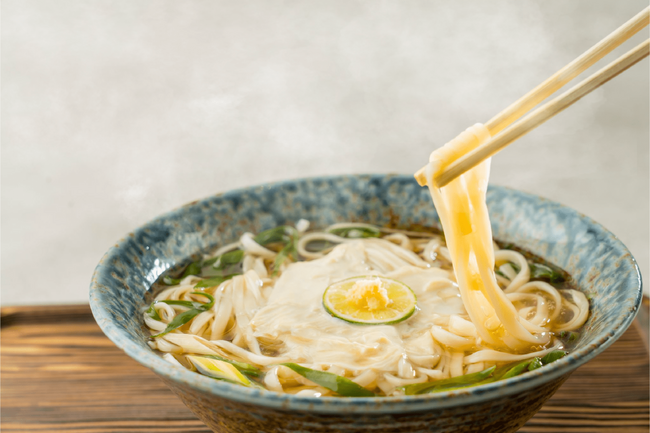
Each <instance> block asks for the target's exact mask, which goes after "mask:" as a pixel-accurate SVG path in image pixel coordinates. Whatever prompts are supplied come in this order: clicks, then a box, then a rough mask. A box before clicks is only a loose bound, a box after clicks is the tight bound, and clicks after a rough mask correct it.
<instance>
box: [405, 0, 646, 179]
mask: <svg viewBox="0 0 650 433" xmlns="http://www.w3.org/2000/svg"><path fill="white" fill-rule="evenodd" d="M649 23H650V7H647V8H645V9H644V10H642V11H641V12H639V13H638V14H636V15H635V16H634V17H632V19H630V20H629V21H627V22H626V23H625V24H623V25H622V26H620V27H619V28H618V29H616V30H614V31H613V32H612V33H610V34H609V35H608V36H607V37H605V38H604V39H603V40H601V41H600V42H598V43H597V44H596V45H594V46H593V47H591V48H590V49H589V50H587V51H585V52H584V53H583V54H582V55H581V56H579V57H578V58H576V59H575V60H573V61H572V62H570V63H569V64H568V65H566V66H565V67H563V68H562V69H560V70H559V71H557V72H556V73H555V74H553V75H552V76H551V77H549V78H548V79H546V80H545V81H544V82H543V83H541V84H540V85H538V86H537V87H535V88H534V89H533V90H531V91H530V92H528V93H527V94H525V95H524V96H522V97H521V98H519V100H517V101H515V102H514V103H513V104H511V105H510V106H509V107H507V108H506V109H505V110H503V111H501V112H500V113H499V114H497V115H496V116H494V117H493V118H492V119H490V120H489V121H488V123H487V124H486V125H485V126H486V128H487V129H488V130H489V131H490V134H491V135H492V137H493V138H492V140H491V141H490V142H489V143H486V145H488V144H491V143H493V142H494V141H495V140H496V138H497V137H496V136H497V135H500V134H499V133H500V132H501V131H503V130H504V129H506V128H507V127H508V126H509V125H510V124H512V123H513V122H514V121H516V120H517V119H518V118H519V117H521V116H523V115H524V114H525V113H526V112H528V111H529V110H530V109H531V108H533V107H534V106H535V105H537V104H538V103H539V102H541V101H543V100H544V99H546V98H547V97H548V96H550V95H551V94H553V92H555V91H556V90H558V89H559V88H561V87H562V86H564V85H565V84H566V83H568V82H569V81H571V80H572V79H573V78H575V77H576V76H578V75H579V74H580V73H582V72H584V71H585V70H586V69H587V68H589V67H590V66H592V65H593V64H594V63H596V62H597V61H598V60H600V59H601V58H603V57H604V56H605V55H607V54H608V53H610V52H611V51H612V50H613V49H615V48H616V47H618V46H619V45H621V44H622V43H623V42H625V41H626V40H627V39H629V38H630V37H632V36H633V35H634V34H636V33H637V32H638V31H639V30H641V29H642V28H644V27H646V26H647V25H648V24H649ZM639 47H641V46H639ZM639 47H637V48H639ZM630 53H631V52H630ZM630 53H628V54H630ZM624 57H626V56H623V57H621V58H619V60H623V58H624ZM644 57H645V56H644ZM641 58H643V57H641ZM641 58H640V59H638V60H637V61H639V60H641ZM637 61H635V62H634V63H636V62H637ZM614 63H615V62H614ZM614 63H612V64H610V65H609V66H612V65H613V64H614ZM634 63H632V64H630V65H629V66H627V67H630V66H632V65H633V64H634ZM609 66H608V67H609ZM605 69H607V68H604V69H602V70H601V71H599V72H603V71H605ZM625 69H627V68H624V69H622V70H621V71H619V72H618V73H616V74H614V75H612V76H611V77H610V78H608V79H607V80H605V81H603V82H602V83H600V84H599V85H601V84H603V83H605V82H607V81H608V80H610V79H611V78H613V77H614V76H616V75H618V74H619V73H621V72H622V71H624V70H625ZM594 75H595V74H594ZM593 77H594V76H592V77H590V78H593ZM576 87H577V86H576ZM596 87H598V86H596ZM596 87H594V88H592V89H591V90H593V89H595V88H596ZM574 89H575V88H574ZM572 90H573V89H572ZM591 90H590V91H591ZM587 93H588V92H587ZM585 94H586V93H584V94H582V95H581V96H580V97H578V98H577V99H575V100H573V101H572V102H571V103H573V102H575V101H577V100H578V99H580V98H581V97H582V96H584V95H585ZM565 95H566V94H565ZM574 96H575V95H574ZM571 103H569V104H567V105H565V106H564V107H563V108H562V109H560V110H558V111H557V112H556V113H558V112H560V111H561V110H563V109H564V108H566V107H567V106H568V105H571ZM556 113H554V114H556ZM538 114H539V113H538ZM552 116H553V114H551V115H550V116H548V117H546V118H545V119H544V120H541V121H540V122H539V123H537V124H535V125H534V126H532V127H531V128H530V129H533V128H535V127H536V126H538V125H540V124H541V123H543V122H544V121H545V120H547V119H549V118H550V117H552ZM521 127H522V128H523V125H522V126H521ZM526 132H527V130H526V131H524V132H521V133H520V134H519V135H517V137H521V136H522V135H524V134H525V133H526ZM510 133H512V131H510ZM515 139H516V138H513V139H512V140H510V141H508V142H507V143H506V144H500V143H496V144H498V145H499V146H500V147H498V149H497V150H495V151H494V152H493V153H496V152H497V151H498V150H500V149H501V148H503V147H505V146H506V145H507V144H509V143H511V142H512V141H514V140H515ZM493 153H491V154H490V155H492V154H493ZM484 154H487V153H484ZM467 157H468V155H466V156H465V157H463V158H460V159H459V160H458V161H455V162H454V163H452V164H450V165H449V167H447V168H446V169H445V170H444V171H443V173H441V174H440V175H439V177H440V178H439V179H436V181H437V183H438V185H439V186H443V184H441V183H440V180H445V182H444V185H446V184H447V183H449V181H450V180H452V179H453V178H454V177H456V176H459V175H460V174H462V173H464V172H465V171H467V170H469V169H470V168H472V167H473V166H474V165H476V164H478V163H479V162H480V161H481V160H477V161H476V162H473V165H464V166H463V167H466V168H464V170H462V171H458V168H456V169H455V173H457V174H455V175H454V176H453V177H450V178H449V177H448V175H446V173H447V172H448V171H449V170H450V169H452V168H454V167H457V166H458V165H459V164H460V162H461V160H466V159H467ZM471 161H474V160H473V159H472V160H471ZM425 168H426V166H425V167H423V168H421V169H420V170H418V172H417V173H416V174H415V178H416V179H417V181H418V183H419V184H420V185H425V184H426V178H425V174H424V170H425Z"/></svg>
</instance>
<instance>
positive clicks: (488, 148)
mask: <svg viewBox="0 0 650 433" xmlns="http://www.w3.org/2000/svg"><path fill="white" fill-rule="evenodd" d="M649 54H650V39H648V40H646V41H645V42H642V43H641V44H639V45H637V47H636V48H634V49H632V50H630V51H629V52H628V53H627V54H624V55H623V56H621V57H619V58H618V59H616V60H615V61H613V62H612V63H610V64H609V65H607V66H606V67H604V68H603V69H601V70H599V71H598V72H596V73H595V74H593V75H591V76H590V77H589V78H587V79H585V80H584V81H582V82H581V83H580V84H577V85H576V86H574V87H572V88H571V89H570V90H568V91H566V92H564V93H563V94H561V95H560V96H558V97H556V98H554V99H552V100H551V101H549V102H547V103H546V104H544V105H542V106H541V107H539V108H538V109H536V110H535V111H533V112H531V113H530V114H528V115H527V116H525V117H524V118H522V119H521V120H519V121H518V122H517V123H515V124H514V125H511V126H509V127H507V128H506V129H505V130H503V131H502V132H501V133H499V134H497V135H496V136H495V137H492V139H491V140H490V141H488V142H487V143H485V144H483V145H481V146H479V147H477V148H476V149H474V150H473V151H472V152H469V153H467V154H465V155H463V156H462V157H460V158H458V159H457V160H455V161H454V162H452V163H451V164H449V166H448V167H447V168H446V169H445V170H444V171H443V172H442V173H440V175H439V176H438V177H437V178H436V184H437V185H438V187H443V186H445V185H447V184H448V183H449V182H450V181H452V180H453V179H455V178H456V177H457V176H460V175H461V174H463V173H465V172H466V171H467V170H469V169H471V168H472V167H474V166H476V165H478V164H480V163H481V161H483V160H485V159H487V158H489V157H491V156H492V155H494V154H495V153H497V152H498V151H499V150H501V149H503V148H504V147H506V146H507V145H508V144H510V143H512V142H513V141H515V140H516V139H518V138H519V137H521V136H522V135H524V134H526V133H527V132H529V131H531V130H533V129H535V128H536V127H538V126H539V125H541V124H542V123H544V122H545V121H547V120H548V119H550V118H551V117H553V116H555V115H556V114H558V113H559V112H561V111H562V110H564V109H565V108H567V107H568V106H569V105H571V104H573V103H574V102H576V101H578V100H579V99H580V98H582V97H583V96H585V95H586V94H588V93H589V92H591V91H593V90H594V89H597V88H598V87H600V86H602V85H603V84H605V83H606V82H608V81H609V80H611V79H612V78H614V77H615V76H617V75H618V74H620V73H621V72H623V71H625V70H626V69H628V68H629V67H631V66H633V65H635V64H636V63H637V62H639V61H641V60H642V59H644V58H646V57H648V55H649Z"/></svg>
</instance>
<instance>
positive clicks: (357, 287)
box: [323, 275, 417, 325]
mask: <svg viewBox="0 0 650 433" xmlns="http://www.w3.org/2000/svg"><path fill="white" fill-rule="evenodd" d="M416 302H417V299H416V297H415V293H413V290H411V289H410V288H409V287H408V286H407V285H406V284H404V283H401V282H399V281H395V280H391V279H388V278H385V277H379V276H376V275H369V276H361V277H352V278H348V279H346V280H342V281H338V282H336V283H334V284H332V285H331V286H329V287H328V288H327V289H325V293H323V307H325V310H326V311H327V312H328V313H329V314H330V315H332V316H334V317H336V318H338V319H342V320H345V321H346V322H350V323H355V324H358V325H392V324H394V323H399V322H401V321H403V320H406V319H408V318H409V317H411V315H412V314H413V313H414V312H415V304H416Z"/></svg>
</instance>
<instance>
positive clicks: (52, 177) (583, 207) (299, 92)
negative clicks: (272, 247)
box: [1, 0, 649, 305]
mask: <svg viewBox="0 0 650 433" xmlns="http://www.w3.org/2000/svg"><path fill="white" fill-rule="evenodd" d="M646 5H647V1H640V0H638V1H637V0H621V1H614V0H571V1H567V0H546V1H530V0H518V1H515V0H512V1H494V0H493V1H489V2H488V1H483V0H472V1H468V0H461V1H441V0H438V1H434V0H428V1H397V0H395V1H371V0H365V1H354V0H345V1H343V0H340V1H339V0H335V1H332V0H321V1H298V0H296V1H279V0H270V1H263V0H259V1H250V0H249V1H239V2H233V1H198V0H197V1H180V0H179V1H176V0H174V1H165V0H151V1H142V0H139V1H138V0H133V1H132V0H112V1H111V0H84V1H79V0H56V1H52V0H4V1H3V2H2V55H3V56H2V80H3V81H2V114H3V116H2V159H1V161H2V256H1V258H2V274H1V275H2V302H3V304H4V305H18V304H49V303H81V302H86V300H87V288H88V284H89V281H90V277H91V274H92V272H93V269H94V267H95V264H96V263H97V262H98V261H99V259H100V258H101V256H102V254H103V253H104V252H105V251H106V250H107V249H108V247H110V246H111V245H112V244H113V243H114V242H115V241H116V240H118V239H119V238H121V237H122V236H123V235H125V234H126V233H127V232H129V231H131V230H132V229H134V228H135V227H137V226H139V225H140V224H142V223H144V222H146V221H148V220H150V219H151V218H153V217H155V216H156V215H158V214H161V213H163V212H165V211H167V210H170V209H172V208H175V207H177V206H180V205H182V204H184V203H186V202H189V201H192V200H194V199H198V198H202V197H205V196H208V195H211V194H214V193H217V192H223V191H226V190H229V189H232V188H238V187H243V186H248V185H255V184H260V183H264V182H272V181H276V180H280V179H287V178H296V177H303V176H315V175H325V174H339V173H368V172H398V173H413V172H414V171H415V170H417V169H418V168H419V167H421V166H422V165H423V164H424V162H426V160H427V158H428V155H429V153H430V152H431V151H432V150H433V149H434V148H436V147H438V146H440V145H442V144H443V143H444V142H446V141H447V140H449V139H450V138H452V137H454V136H455V135H457V134H458V133H459V132H460V131H462V130H463V129H464V128H466V127H467V126H469V125H471V124H473V123H475V122H486V121H487V120H488V119H489V118H491V117H492V116H493V115H494V114H496V113H497V112H498V111H500V110H501V109H503V108H505V107H506V106H507V105H508V104H510V103H511V102H512V101H514V100H515V99H517V98H518V97H519V96H521V95H523V94H524V93H525V92H526V91H528V90H529V89H530V88H532V87H533V86H535V85H537V84H538V83H539V82H541V81H542V80H543V79H545V78H546V77H547V76H549V75H550V74H551V73H553V72H555V71H556V70H557V69H559V68H560V67H562V66H563V65H564V64H566V63H567V62H569V61H570V60H571V59H573V58H574V57H576V56H577V55H579V54H580V53H582V52H583V51H584V50H586V49H587V48H589V47H590V46H591V45H593V44H594V43H596V42H597V41H598V40H600V39H601V38H602V37H604V36H605V35H606V34H608V33H609V32H610V31H612V30H613V29H615V28H616V27H618V26H619V25H620V24H622V23H623V22H624V21H626V20H627V19H628V18H630V17H631V16H632V15H634V14H636V13H637V12H638V11H640V10H641V9H642V8H643V7H645V6H646ZM642 33H643V34H640V35H637V37H635V39H634V41H635V42H630V43H629V44H626V45H625V46H624V47H623V48H621V49H619V50H617V51H616V52H615V53H614V54H612V55H610V56H608V57H607V59H608V60H611V59H613V58H615V57H616V56H618V55H619V54H620V53H622V52H624V51H627V49H629V48H631V47H632V46H633V45H636V43H638V42H640V41H641V40H642V39H645V38H646V37H647V35H648V32H647V30H645V31H643V32H642ZM648 105H649V102H648V61H647V60H645V61H643V63H641V64H639V65H637V66H635V67H634V68H633V69H631V70H629V71H627V72H625V73H624V74H623V75H621V76H619V77H617V78H615V79H614V80H613V81H612V82H610V83H608V84H606V85H605V86H604V87H603V88H601V89H600V90H598V91H596V92H594V93H592V94H591V95H589V96H587V97H586V98H584V99H583V100H582V101H580V102H579V103H578V104H577V105H575V106H573V107H571V108H569V109H568V110H567V111H566V112H564V113H563V114H561V115H560V116H558V117H556V118H554V119H552V120H551V121H549V122H548V123H547V124H545V125H543V126H542V127H540V128H539V129H537V130H535V131H534V132H532V133H530V134H529V135H527V136H526V137H524V138H523V139H521V140H520V141H519V142H517V143H516V144H514V145H512V146H511V147H510V148H508V149H506V150H505V151H503V152H502V153H501V154H499V155H498V156H497V157H495V158H494V160H493V171H492V173H493V175H492V181H493V182H494V183H497V184H501V185H506V186H511V187H515V188H519V189H522V190H525V191H529V192H532V193H535V194H540V195H542V196H545V197H548V198H551V199H553V200H557V201H559V202H562V203H564V204H567V205H569V206H571V207H573V208H575V209H577V210H579V211H581V212H583V213H585V214H587V215H589V216H591V217H593V218H594V219H596V220H597V221H599V222H601V223H602V224H604V225H605V226H606V227H608V228H609V229H610V230H612V231H613V232H614V233H615V234H617V235H618V236H619V237H620V238H621V239H622V240H623V241H624V242H625V244H626V245H627V246H628V247H629V248H630V249H631V250H632V253H633V254H634V255H635V256H636V258H637V259H638V260H639V262H640V266H641V269H642V272H643V274H644V275H646V276H647V275H648V270H649V267H648V228H649V215H648V213H649V190H648V189H649V186H648V185H649V179H648V163H649V157H648V141H649V138H648V117H649V110H648Z"/></svg>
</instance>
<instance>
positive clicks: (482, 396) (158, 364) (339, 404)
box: [90, 174, 643, 414]
mask: <svg viewBox="0 0 650 433" xmlns="http://www.w3.org/2000/svg"><path fill="white" fill-rule="evenodd" d="M346 177H353V178H357V179H363V178H366V177H370V178H373V177H381V178H387V177H403V178H406V177H408V178H409V179H411V180H412V179H413V178H412V176H411V175H397V174H356V175H334V176H318V177H307V178H298V179H290V180H282V181H279V182H273V183H266V184H261V185H255V186H250V187H244V188H238V189H234V190H231V191H228V192H224V193H220V194H216V195H212V196H209V197H206V198H204V199H200V200H195V201H192V202H190V203H188V204H185V205H183V206H181V207H178V208H176V209H173V210H171V211H169V212H166V213H164V214H162V215H160V216H158V217H157V218H155V219H153V220H151V221H149V222H147V223H146V224H144V225H142V226H140V227H139V228H137V229H135V230H134V231H133V232H132V233H130V234H127V236H125V237H124V238H122V239H121V240H120V241H118V242H117V243H116V244H115V245H114V246H112V247H111V248H110V249H109V250H108V251H107V252H106V253H105V254H104V256H103V257H102V259H101V260H100V262H99V264H98V265H97V267H96V268H95V271H94V273H93V277H92V280H91V284H90V307H91V310H92V313H93V316H94V317H95V320H96V321H97V323H98V325H99V327H100V328H101V330H102V331H103V332H104V334H105V335H106V336H107V337H108V338H109V339H110V340H111V341H112V342H113V343H114V344H115V345H116V346H117V347H119V348H120V349H122V350H123V351H124V352H125V353H126V354H127V355H129V356H130V357H131V358H133V359H134V360H136V361H137V362H139V363H140V364H142V365H144V366H145V367H148V368H149V369H151V370H153V371H154V372H155V373H156V374H158V375H160V376H162V377H163V378H164V379H166V381H167V380H169V381H172V382H175V383H177V384H178V385H180V386H181V387H189V388H192V389H194V390H196V391H198V392H202V393H206V394H210V395H214V396H216V397H221V398H225V399H228V400H234V401H237V402H239V403H248V404H252V405H256V406H263V407H266V408H269V409H279V410H285V411H302V412H315V413H323V414H334V413H338V414H341V413H364V414H378V413H397V412H399V413H407V412H418V411H425V410H431V409H445V408H450V407H455V406H463V405H471V404H475V403H481V402H485V401H486V399H487V400H489V399H493V398H499V397H504V396H508V395H512V394H516V393H521V392H525V391H527V390H531V389H533V388H536V387H538V386H541V385H543V384H544V383H547V382H550V381H552V380H554V379H558V378H561V377H562V376H567V377H568V375H569V374H570V373H571V372H572V371H574V370H575V369H576V368H577V367H579V366H581V365H583V364H585V363H586V362H588V361H590V360H591V359H593V358H594V357H595V356H597V355H598V354H600V353H602V352H603V351H604V350H605V349H607V348H608V347H609V346H610V345H611V344H613V343H614V342H615V341H616V340H617V339H618V338H619V337H620V336H621V335H622V334H623V333H624V332H625V331H626V330H627V328H628V327H629V326H630V324H631V323H632V321H633V320H634V318H635V316H636V313H637V312H638V310H639V306H640V304H641V299H642V296H643V291H642V279H641V273H640V271H639V267H638V265H637V263H636V260H635V259H634V257H633V256H632V254H631V253H630V252H629V250H628V249H627V247H626V246H625V245H624V244H623V243H622V242H621V241H620V240H619V239H618V238H617V237H616V236H615V235H614V234H613V233H611V232H610V231H608V230H607V229H606V228H605V227H603V226H602V225H601V224H600V223H598V222H596V221H594V220H593V219H591V218H590V217H588V216H586V215H584V214H582V213H580V212H578V211H576V210H574V209H572V208H570V207H568V206H565V205H563V204H560V203H557V202H555V201H552V200H549V199H546V198H544V197H541V196H538V195H535V194H530V193H527V192H523V191H520V190H516V189H514V188H508V187H503V186H499V185H495V184H492V183H490V184H489V189H491V190H499V189H500V190H504V191H506V192H507V193H508V194H515V195H521V196H524V197H526V198H528V199H535V200H542V201H545V202H546V203H552V204H553V205H554V206H555V207H556V208H557V209H562V210H563V211H564V212H569V213H571V214H573V216H575V217H577V218H579V219H581V220H583V221H584V222H585V223H587V224H589V225H590V226H591V227H592V229H594V230H596V232H598V234H601V235H604V236H605V237H607V238H609V240H610V241H612V243H613V245H614V246H615V247H616V248H617V249H618V250H620V251H617V252H620V253H621V254H620V255H617V257H619V258H620V259H622V266H621V267H623V264H625V267H624V269H623V270H626V276H627V277H626V284H625V286H629V285H631V286H633V289H631V290H634V289H636V295H635V298H634V299H633V302H632V303H633V305H632V307H631V308H629V309H628V310H627V311H624V314H621V315H619V316H618V317H617V319H616V320H615V323H614V326H613V329H609V330H603V331H601V332H600V333H599V334H598V335H597V336H596V338H594V339H593V340H592V342H591V343H589V344H588V345H586V346H585V347H582V348H580V349H578V350H575V351H572V352H570V353H569V354H568V355H567V356H565V357H564V358H561V359H559V360H557V361H555V362H553V363H552V364H550V365H547V366H544V367H542V368H540V369H537V370H535V371H532V372H527V373H524V374H522V375H520V376H516V377H513V378H510V379H506V380H500V381H497V382H493V383H490V384H487V385H481V386H478V387H472V388H466V389H460V390H455V391H447V392H440V393H435V394H424V395H417V396H397V397H355V398H341V397H306V396H296V395H292V394H280V393H277V392H273V391H268V390H261V389H255V388H246V387H242V386H238V385H233V384H229V383H227V382H221V381H217V380H214V379H211V378H208V377H205V376H202V375H200V374H196V373H194V372H192V371H190V370H187V369H185V368H182V367H178V366H174V365H172V364H171V363H169V362H168V361H166V360H164V359H163V358H162V357H160V356H159V355H158V354H156V353H154V352H153V351H152V350H150V349H147V348H145V347H142V346H139V345H138V344H136V342H134V341H133V340H132V339H131V338H130V336H129V335H128V334H127V333H126V331H125V330H123V329H121V328H119V327H117V326H116V325H115V324H114V323H113V319H112V317H111V314H110V313H109V312H108V311H107V309H106V307H105V306H104V305H103V304H102V302H101V296H100V287H99V282H98V281H99V280H100V278H99V277H100V276H101V275H102V274H103V273H105V272H107V271H108V269H109V268H108V267H107V266H106V265H105V263H110V262H111V258H112V257H114V256H115V255H116V254H117V253H118V252H119V250H120V248H121V247H122V245H123V244H124V242H125V240H126V239H129V238H130V237H132V236H133V235H137V234H138V233H140V232H142V231H143V230H145V229H147V227H150V226H152V225H153V224H156V223H158V222H161V221H164V220H166V219H168V218H170V217H173V216H179V215H181V214H183V213H184V212H186V210H187V209H189V208H191V207H193V206H200V205H201V204H202V203H204V202H208V201H212V200H215V199H219V198H220V197H230V196H234V195H238V194H241V193H243V192H245V191H250V190H252V189H258V188H261V187H282V186H284V185H290V184H295V183H296V182H305V181H317V180H325V181H326V180H331V179H341V178H346ZM414 182H415V181H414Z"/></svg>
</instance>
